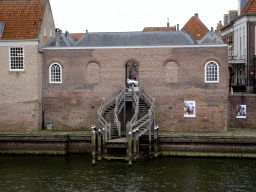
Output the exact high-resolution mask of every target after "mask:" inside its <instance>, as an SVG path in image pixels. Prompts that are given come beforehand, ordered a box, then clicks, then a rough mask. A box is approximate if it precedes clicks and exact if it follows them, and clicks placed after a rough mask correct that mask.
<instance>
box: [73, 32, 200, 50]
mask: <svg viewBox="0 0 256 192" xmlns="http://www.w3.org/2000/svg"><path fill="white" fill-rule="evenodd" d="M195 43H196V42H194V40H193V39H192V38H191V37H190V36H189V35H188V34H187V33H186V32H185V31H149V32H146V33H145V32H142V31H141V32H115V33H86V34H85V35H84V36H83V37H82V38H81V39H80V40H79V41H78V42H77V43H76V44H75V45H74V46H76V47H113V46H114V47H115V46H117V47H122V46H168V45H193V44H195Z"/></svg>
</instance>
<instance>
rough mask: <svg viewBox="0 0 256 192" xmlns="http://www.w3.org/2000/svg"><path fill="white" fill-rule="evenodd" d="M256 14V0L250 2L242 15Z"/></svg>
mask: <svg viewBox="0 0 256 192" xmlns="http://www.w3.org/2000/svg"><path fill="white" fill-rule="evenodd" d="M247 13H256V0H250V1H249V2H248V3H247V5H246V6H245V8H244V9H243V11H242V12H241V14H247Z"/></svg>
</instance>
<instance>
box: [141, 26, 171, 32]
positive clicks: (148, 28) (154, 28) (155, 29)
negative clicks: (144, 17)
mask: <svg viewBox="0 0 256 192" xmlns="http://www.w3.org/2000/svg"><path fill="white" fill-rule="evenodd" d="M143 31H174V27H145V28H144V29H143Z"/></svg>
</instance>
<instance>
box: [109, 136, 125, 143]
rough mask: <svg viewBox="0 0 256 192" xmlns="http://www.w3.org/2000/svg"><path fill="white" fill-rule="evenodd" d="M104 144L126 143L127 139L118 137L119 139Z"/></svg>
mask: <svg viewBox="0 0 256 192" xmlns="http://www.w3.org/2000/svg"><path fill="white" fill-rule="evenodd" d="M105 143H127V139H126V137H120V138H116V139H111V140H108V141H106V142H105Z"/></svg>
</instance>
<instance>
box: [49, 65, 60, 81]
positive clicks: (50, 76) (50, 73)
mask: <svg viewBox="0 0 256 192" xmlns="http://www.w3.org/2000/svg"><path fill="white" fill-rule="evenodd" d="M53 65H58V66H59V67H60V77H59V78H60V81H54V80H52V73H53V75H56V74H54V73H55V72H54V71H53V72H52V66H53ZM49 83H62V66H61V64H59V63H52V64H51V65H50V66H49Z"/></svg>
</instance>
